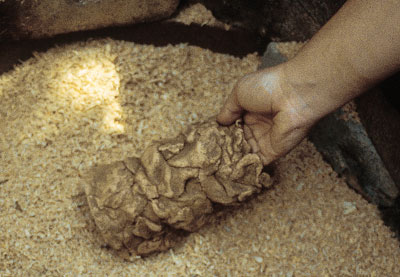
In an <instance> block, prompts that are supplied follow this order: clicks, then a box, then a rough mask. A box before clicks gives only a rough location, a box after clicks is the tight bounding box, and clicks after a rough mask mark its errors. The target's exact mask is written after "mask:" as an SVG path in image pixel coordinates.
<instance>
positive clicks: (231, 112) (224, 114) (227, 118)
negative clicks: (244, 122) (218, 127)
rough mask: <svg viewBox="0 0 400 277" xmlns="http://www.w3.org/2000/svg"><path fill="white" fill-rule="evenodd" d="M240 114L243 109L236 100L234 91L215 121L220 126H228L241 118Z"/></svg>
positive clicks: (235, 91)
mask: <svg viewBox="0 0 400 277" xmlns="http://www.w3.org/2000/svg"><path fill="white" fill-rule="evenodd" d="M242 112H243V108H242V107H241V106H240V104H239V102H238V100H237V90H235V89H234V90H233V92H232V93H231V95H229V97H228V100H227V101H226V102H225V105H224V106H223V107H222V109H221V111H220V113H219V114H218V116H217V121H218V122H219V123H220V124H222V125H230V124H232V123H233V122H235V121H236V120H237V119H239V118H240V117H241V115H242Z"/></svg>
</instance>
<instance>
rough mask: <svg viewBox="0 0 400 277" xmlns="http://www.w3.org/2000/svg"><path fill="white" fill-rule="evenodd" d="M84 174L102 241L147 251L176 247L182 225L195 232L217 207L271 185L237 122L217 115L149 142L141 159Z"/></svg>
mask: <svg viewBox="0 0 400 277" xmlns="http://www.w3.org/2000/svg"><path fill="white" fill-rule="evenodd" d="M86 180H87V182H86V185H85V192H86V196H87V200H88V203H89V207H90V211H91V214H92V216H93V218H94V221H95V223H96V225H97V226H98V228H99V230H100V232H101V234H102V236H103V238H104V240H105V242H106V243H107V244H108V245H110V246H111V247H112V248H114V249H118V250H120V249H125V250H128V251H129V253H130V254H134V255H142V256H143V255H148V254H150V253H153V252H157V251H162V250H166V249H168V248H170V247H172V246H173V245H174V242H175V237H176V234H177V231H178V230H184V231H189V232H193V231H195V230H198V229H199V228H200V227H202V226H203V225H204V224H205V223H206V222H207V220H208V219H209V218H210V216H212V214H213V210H214V208H215V206H216V205H224V206H226V205H236V204H238V203H240V202H242V201H244V200H245V199H246V198H248V197H249V196H251V195H253V194H255V193H258V192H260V190H261V189H262V187H269V186H271V185H272V179H271V178H270V175H269V174H267V173H266V172H263V165H262V162H261V160H260V158H259V157H258V156H257V155H256V154H253V153H251V148H250V146H249V144H248V143H247V142H246V141H245V139H244V134H243V130H242V128H241V126H240V124H239V123H236V124H234V125H232V126H229V127H222V126H219V125H218V124H217V123H216V122H215V120H210V121H209V122H206V123H202V124H198V125H193V126H192V127H191V128H190V129H189V130H187V131H186V132H184V133H182V134H180V135H179V136H178V137H176V138H174V139H171V140H166V141H161V142H156V143H154V144H152V145H151V146H150V147H148V148H147V149H146V150H145V151H144V153H143V155H142V156H141V157H140V158H135V157H133V158H128V159H126V160H124V161H118V162H114V163H112V164H108V165H100V166H97V167H95V168H93V169H92V170H91V172H90V173H89V174H88V177H87V179H86Z"/></svg>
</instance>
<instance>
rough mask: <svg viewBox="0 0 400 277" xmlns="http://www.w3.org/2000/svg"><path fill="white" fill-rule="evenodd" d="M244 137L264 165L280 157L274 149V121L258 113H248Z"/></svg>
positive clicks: (245, 119)
mask: <svg viewBox="0 0 400 277" xmlns="http://www.w3.org/2000/svg"><path fill="white" fill-rule="evenodd" d="M244 121H245V125H244V128H243V129H244V135H245V139H246V140H247V142H248V143H249V144H250V146H251V149H252V151H253V153H255V154H257V155H258V156H259V157H260V158H261V160H262V162H263V164H264V165H267V164H269V163H271V162H272V161H274V160H275V159H276V158H278V157H279V153H276V152H275V151H274V149H273V143H272V137H271V135H272V133H273V132H272V131H273V126H274V125H273V121H272V120H271V119H270V118H267V117H264V116H261V115H259V114H256V113H248V114H246V115H245V117H244Z"/></svg>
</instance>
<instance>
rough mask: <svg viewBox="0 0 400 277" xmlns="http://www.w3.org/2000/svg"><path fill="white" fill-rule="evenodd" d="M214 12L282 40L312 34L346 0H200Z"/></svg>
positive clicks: (237, 23) (216, 14) (231, 22)
mask: <svg viewBox="0 0 400 277" xmlns="http://www.w3.org/2000/svg"><path fill="white" fill-rule="evenodd" d="M201 2H203V3H204V4H205V5H206V7H207V8H209V9H210V10H211V11H212V12H213V14H214V16H216V17H217V18H218V19H220V20H221V21H224V22H227V23H229V24H232V25H234V26H240V27H242V28H245V29H248V30H251V31H257V32H259V33H260V34H261V35H265V36H269V37H273V38H276V39H279V40H282V41H292V40H297V41H303V40H306V39H309V38H311V37H312V36H313V35H314V34H315V33H316V32H317V31H318V30H319V29H320V28H321V26H322V25H324V24H325V22H327V21H328V20H329V18H331V17H332V15H333V14H334V13H335V12H336V11H337V10H338V9H339V8H340V7H341V6H342V5H343V3H344V2H345V0H339V1H333V0H296V1H293V0H253V1H246V0H231V1H225V0H202V1H201Z"/></svg>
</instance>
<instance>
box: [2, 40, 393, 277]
mask: <svg viewBox="0 0 400 277" xmlns="http://www.w3.org/2000/svg"><path fill="white" fill-rule="evenodd" d="M258 65H259V57H257V56H256V55H249V56H247V57H246V58H243V59H238V58H234V57H232V56H228V55H223V54H215V53H212V52H210V51H208V50H204V49H200V48H198V47H192V46H187V45H185V44H181V45H177V46H167V47H153V46H143V45H136V44H134V43H129V42H122V41H113V40H95V41H88V42H82V43H77V44H73V45H69V46H64V47H58V48H53V49H50V50H49V51H48V52H46V53H38V54H36V57H34V58H32V59H30V60H28V61H26V62H24V63H23V64H22V65H19V66H17V67H16V68H15V69H14V70H12V71H10V72H9V73H6V74H3V75H1V76H0V103H1V106H0V130H1V135H0V180H3V181H4V180H7V181H5V182H2V183H1V184H0V275H1V276H79V275H89V276H128V275H129V276H274V275H275V276H280V275H283V276H285V275H286V276H324V275H325V276H367V275H370V276H399V274H400V266H399V263H398V261H399V259H400V248H399V242H398V241H397V240H396V239H395V238H394V237H393V234H392V233H391V232H390V231H389V229H388V228H387V227H386V226H384V224H383V222H382V220H381V219H380V217H379V213H378V210H377V208H376V207H375V206H373V205H371V204H369V203H367V201H365V200H364V199H362V197H361V196H360V195H358V194H356V193H355V192H354V191H352V190H350V189H349V188H348V187H347V186H346V184H345V182H344V180H342V179H340V178H338V177H337V175H336V173H335V172H334V171H333V170H332V168H331V167H330V166H329V165H327V164H326V163H325V162H324V161H323V159H322V157H321V155H320V154H319V153H318V152H317V151H316V150H315V148H314V146H313V145H312V144H311V143H310V142H309V141H307V140H305V141H303V142H302V143H301V144H300V145H299V146H298V147H297V148H295V149H294V150H293V151H292V152H291V153H290V154H289V155H287V156H286V157H284V158H282V159H281V160H279V161H278V163H277V172H276V174H275V176H276V177H277V178H279V183H278V185H277V186H276V187H275V189H273V190H270V191H267V192H266V193H263V194H261V195H259V196H258V198H257V199H253V201H250V202H248V203H244V204H243V205H242V206H241V207H238V208H233V209H232V211H231V212H229V213H228V214H221V215H220V216H218V217H216V218H215V219H214V221H212V222H211V224H210V225H209V227H207V228H202V229H200V230H199V231H197V232H195V233H193V234H191V235H189V236H188V237H187V238H186V239H185V241H184V242H183V243H182V244H181V245H178V246H177V248H175V249H174V250H170V251H168V252H164V253H161V254H157V255H153V256H150V257H147V258H145V259H141V258H139V257H136V256H131V257H130V259H131V260H130V262H126V261H124V260H123V259H121V258H120V257H119V256H117V255H115V253H114V252H113V251H112V250H110V249H108V248H107V247H105V245H104V244H103V245H104V247H100V245H102V243H103V241H102V239H101V236H100V234H99V233H98V231H97V229H96V228H95V225H94V222H93V221H92V219H91V216H90V212H89V207H88V205H87V203H86V201H85V195H84V193H83V187H82V184H83V179H82V172H84V171H85V170H86V169H88V168H89V167H91V166H93V165H94V164H97V163H111V162H113V161H116V160H121V159H124V158H125V157H128V156H139V155H140V154H141V153H142V152H143V150H144V148H145V147H146V146H147V145H149V144H150V143H151V142H152V141H153V140H159V139H161V138H169V137H173V136H175V135H176V134H178V133H179V132H180V131H182V130H183V128H184V127H185V126H188V125H189V124H192V123H196V122H201V121H204V120H205V119H206V118H209V117H210V116H214V115H215V114H216V113H217V112H218V111H219V109H220V108H221V106H222V104H223V102H224V100H225V99H226V97H227V96H228V95H229V93H230V91H231V89H232V87H233V85H234V84H235V82H236V81H237V80H238V79H239V78H240V77H241V76H243V75H244V74H247V73H250V72H252V71H255V70H256V68H257V67H258ZM346 202H347V203H351V204H345V203H346ZM16 203H18V206H17V204H16ZM353 206H354V207H356V208H355V209H353V208H352V207H353ZM348 209H350V210H352V211H351V212H347V214H345V211H346V210H348ZM350 210H348V211H350Z"/></svg>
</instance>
